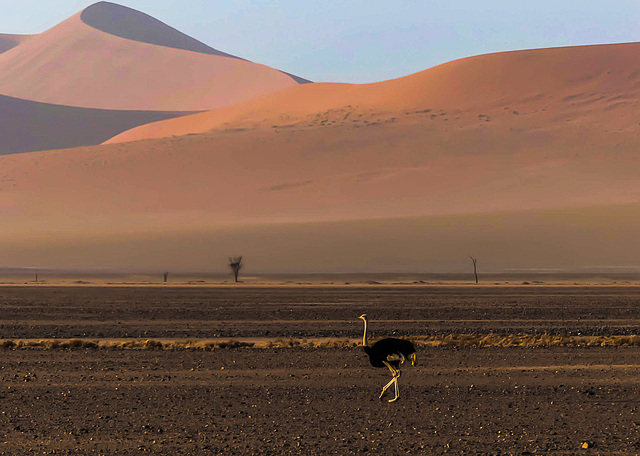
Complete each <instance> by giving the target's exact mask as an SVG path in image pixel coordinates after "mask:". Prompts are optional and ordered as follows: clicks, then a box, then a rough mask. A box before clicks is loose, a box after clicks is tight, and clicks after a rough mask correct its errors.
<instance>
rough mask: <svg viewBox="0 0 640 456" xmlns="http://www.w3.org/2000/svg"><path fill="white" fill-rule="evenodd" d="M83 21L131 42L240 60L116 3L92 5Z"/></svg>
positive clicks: (84, 15)
mask: <svg viewBox="0 0 640 456" xmlns="http://www.w3.org/2000/svg"><path fill="white" fill-rule="evenodd" d="M80 18H81V19H82V21H83V22H84V23H85V24H87V25H89V26H91V27H93V28H96V29H98V30H100V31H103V32H105V33H108V34H110V35H115V36H119V37H121V38H126V39H128V40H133V41H140V42H143V43H149V44H155V45H156V46H165V47H170V48H175V49H182V50H185V51H192V52H199V53H201V54H210V55H219V56H223V57H232V58H234V59H239V57H236V56H234V55H231V54H226V53H224V52H220V51H217V50H215V49H213V48H211V47H209V46H207V45H206V44H204V43H201V42H200V41H198V40H196V39H193V38H191V37H190V36H188V35H185V34H184V33H182V32H180V31H179V30H176V29H174V28H173V27H170V26H168V25H167V24H165V23H164V22H161V21H159V20H157V19H155V18H153V17H151V16H149V15H148V14H145V13H142V12H140V11H136V10H134V9H131V8H127V7H126V6H120V5H116V4H115V3H111V2H99V3H96V4H95V5H91V6H90V7H88V8H86V9H85V10H84V11H83V12H82V14H81V16H80ZM240 60H243V59H240Z"/></svg>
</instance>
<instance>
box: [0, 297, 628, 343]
mask: <svg viewBox="0 0 640 456" xmlns="http://www.w3.org/2000/svg"><path fill="white" fill-rule="evenodd" d="M365 312H366V313H367V314H368V315H369V318H370V320H371V321H372V325H371V329H372V331H373V333H374V335H377V334H379V335H396V336H410V335H429V334H447V333H460V332H491V331H493V332H501V333H513V332H529V333H532V332H537V333H541V332H546V333H553V334H583V335H611V334H640V289H639V288H637V287H613V286H607V287H547V286H526V287H525V286H520V287H509V286H499V287H479V288H476V287H436V286H412V287H365V288H363V287H342V288H340V287H324V288H323V287H288V288H287V287H281V288H277V287H275V288H251V287H244V286H239V287H227V288H204V287H201V288H199V287H149V288H147V287H92V286H89V287H84V286H80V287H47V286H42V287H40V286H35V287H7V286H4V287H0V339H7V338H74V337H75V338H121V337H136V338H138V337H142V338H161V337H164V338H181V337H193V338H210V337H225V338H229V337H273V338H277V337H297V338H305V337H358V336H360V333H361V330H362V328H361V325H362V322H361V321H360V320H358V319H357V317H358V315H360V314H362V313H365Z"/></svg>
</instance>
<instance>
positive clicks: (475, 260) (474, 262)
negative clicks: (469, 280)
mask: <svg viewBox="0 0 640 456" xmlns="http://www.w3.org/2000/svg"><path fill="white" fill-rule="evenodd" d="M469 258H471V261H472V262H473V275H474V276H475V278H476V283H478V259H477V258H474V257H472V256H469Z"/></svg>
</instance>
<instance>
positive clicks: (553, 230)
mask: <svg viewBox="0 0 640 456" xmlns="http://www.w3.org/2000/svg"><path fill="white" fill-rule="evenodd" d="M31 42H32V41H29V42H27V43H24V44H23V45H21V46H20V47H22V46H27V45H29V43H31ZM167 49H169V48H167ZM639 50H640V44H635V43H633V44H624V45H610V46H588V47H578V48H560V49H544V50H535V51H522V52H510V53H500V54H492V55H487V56H479V57H473V58H469V59H463V60H460V61H456V62H451V63H449V64H445V65H441V66H439V67H435V68H432V69H430V70H426V71H424V72H421V73H418V74H415V75H412V76H408V77H406V78H401V79H397V80H393V81H387V82H383V83H378V84H369V85H362V86H357V85H347V84H312V85H305V86H297V87H294V88H290V89H286V90H283V91H281V92H279V93H274V94H271V95H265V96H263V97H261V98H258V99H255V100H252V101H248V102H246V103H244V104H241V105H237V106H234V107H230V108H224V109H219V110H216V111H210V112H206V113H201V114H196V115H194V116H189V117H184V118H181V119H176V120H168V121H164V122H161V123H156V124H154V125H152V126H147V127H141V128H138V129H136V130H132V131H130V132H128V133H126V134H124V135H121V136H119V137H116V138H115V139H114V140H113V141H112V142H116V141H118V140H124V139H130V140H134V139H139V140H138V141H131V142H117V143H113V144H106V145H101V146H95V147H86V148H76V149H71V150H61V151H53V152H43V153H32V154H24V155H12V156H5V157H0V170H2V171H1V174H0V208H1V209H2V212H3V221H4V224H3V225H2V227H0V233H1V234H2V235H3V237H4V239H7V240H8V243H9V244H10V245H11V248H10V249H5V250H4V251H3V255H5V256H4V258H6V259H7V260H6V261H8V262H9V263H7V264H10V265H12V266H32V265H34V264H38V265H42V266H49V267H52V266H56V265H58V266H64V267H75V268H77V267H100V266H103V267H112V268H117V267H123V265H126V267H132V268H133V267H139V268H151V267H152V266H153V265H158V264H169V265H170V266H167V267H170V268H172V269H173V268H176V269H181V270H185V271H187V270H191V271H193V270H198V269H200V270H211V269H209V267H210V266H208V265H211V264H216V265H219V264H222V265H224V261H225V259H226V257H227V256H228V255H237V254H242V255H245V257H246V258H247V260H248V261H249V259H251V260H250V263H251V267H252V268H255V270H260V271H263V272H277V271H288V272H295V271H299V272H303V271H306V272H312V271H316V272H317V271H327V272H330V271H379V272H384V271H409V270H411V271H425V272H429V271H431V272H433V271H462V270H465V269H466V268H468V267H469V265H468V264H467V263H468V261H469V260H468V255H469V254H473V255H474V256H477V257H479V258H481V259H482V262H483V263H485V262H486V264H487V267H488V268H490V269H491V270H494V271H495V270H498V271H499V270H507V269H513V268H516V269H518V268H519V269H528V268H538V269H543V268H552V269H553V268H563V269H579V268H585V267H598V268H603V269H607V268H610V267H622V268H627V267H635V266H636V265H637V263H636V258H637V257H638V254H640V251H638V249H637V248H636V247H634V246H635V237H636V236H637V228H638V227H637V224H638V220H640V212H639V211H640V209H639V207H640V181H639V180H638V178H637V176H638V175H640V160H638V157H637V150H638V147H639V145H640V144H638V142H639V140H640V125H639V123H640V119H639V118H638V110H637V106H636V104H637V99H638V95H639V93H638V92H639V91H640V85H639V83H638V82H639V81H638V78H639V77H640V76H639V75H640V71H638V67H639V66H640V64H638V63H636V60H635V59H634V58H633V56H634V55H635V54H636V53H637V52H638V51H639ZM8 52H9V53H10V52H13V51H8ZM176 52H186V51H178V50H176ZM5 54H6V53H5ZM192 54H194V55H197V53H192ZM202 55H204V56H206V57H207V58H218V57H216V56H208V55H205V54H202ZM1 57H2V56H0V58H1ZM219 58H225V57H219ZM225 59H227V60H230V61H234V62H236V61H239V62H241V61H240V60H238V59H228V58H225ZM167 135H177V136H168V137H167ZM150 136H162V138H152V139H144V138H148V137H150ZM43 226H44V227H46V230H42V229H39V228H38V227H43ZM488 265H491V266H488ZM248 267H249V263H248ZM211 268H212V269H213V270H219V269H222V268H224V266H215V267H214V266H211Z"/></svg>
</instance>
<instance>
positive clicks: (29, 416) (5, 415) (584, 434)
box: [0, 285, 640, 455]
mask: <svg viewBox="0 0 640 456" xmlns="http://www.w3.org/2000/svg"><path fill="white" fill-rule="evenodd" d="M0 312H1V313H0V316H1V321H0V339H3V340H11V341H13V342H14V343H19V342H20V341H29V340H34V339H70V338H78V339H82V340H84V341H105V340H112V341H118V340H129V339H142V340H146V339H156V340H191V341H198V340H204V339H212V340H221V339H235V340H237V341H242V340H246V341H253V342H255V343H256V345H255V346H253V347H243V348H216V349H213V350H188V349H174V350H170V349H119V348H100V349H96V348H77V349H60V348H58V349H43V348H17V349H16V348H4V349H2V350H0V354H1V355H2V363H0V379H1V383H0V400H1V401H2V409H1V410H0V434H1V435H0V436H1V437H2V438H1V439H0V454H11V455H16V454H62V455H66V454H82V455H90V454H104V455H132V454H136V455H137V454H188V455H200V454H240V455H244V454H247V455H249V454H272V455H280V454H309V455H324V454H341V455H343V454H344V455H349V454H390V455H395V454H542V453H552V454H637V453H639V452H640V410H639V406H640V400H639V399H638V397H639V394H640V381H639V380H640V363H639V362H638V357H639V355H640V347H638V346H635V345H631V346H618V347H602V346H597V347H596V346H589V347H587V346H557V347H556V346H553V347H546V348H522V347H507V348H505V347H486V348H459V347H451V346H443V347H438V348H429V347H424V346H423V347H420V348H419V350H418V359H419V363H418V365H417V366H415V367H412V366H406V365H405V367H404V368H403V375H402V377H401V378H400V394H401V395H400V399H399V400H398V401H397V402H395V403H388V402H386V401H380V400H378V394H379V392H380V388H381V387H382V385H384V384H385V383H386V382H387V381H388V380H389V379H390V375H389V373H388V372H386V371H385V370H384V369H374V368H372V367H371V366H370V365H369V363H368V360H367V358H366V355H365V354H364V352H363V351H362V349H361V348H359V347H354V346H353V344H354V343H355V342H356V341H357V340H358V338H359V337H361V334H362V324H361V321H360V320H357V316H358V315H360V314H362V313H364V312H366V313H367V315H368V316H369V318H370V330H371V334H370V335H371V336H372V337H374V338H379V337H386V336H402V337H415V338H419V337H422V336H429V335H442V336H446V335H447V334H460V333H483V334H484V333H498V334H517V333H528V334H563V335H568V336H572V337H583V336H615V335H618V336H620V335H634V334H640V289H639V288H637V287H631V286H626V287H616V286H600V287H589V286H582V287H578V286H576V287H568V286H565V287H549V286H547V287H545V286H491V287H489V286H485V287H477V288H476V287H469V286H466V287H460V286H458V287H447V286H416V287H382V286H372V287H320V286H315V287H300V286H297V287H246V286H243V285H240V286H237V287H236V286H230V287H85V286H74V287H60V286H57V287H50V286H30V287H24V286H22V287H9V286H4V287H0ZM305 340H307V341H309V340H314V341H316V342H317V343H316V346H314V347H312V346H311V345H310V344H308V343H307V344H303V345H301V346H294V347H287V346H286V345H287V343H288V342H295V341H305ZM322 340H326V341H336V344H335V346H329V345H327V344H324V345H323V344H321V343H318V342H319V341H322ZM269 341H272V342H274V344H272V346H271V347H267V346H265V342H266V345H269V344H268V342H269ZM276 342H277V343H276ZM340 342H341V343H340ZM4 345H6V346H10V345H11V344H4ZM294 345H295V344H294ZM165 348H166V347H165Z"/></svg>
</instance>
